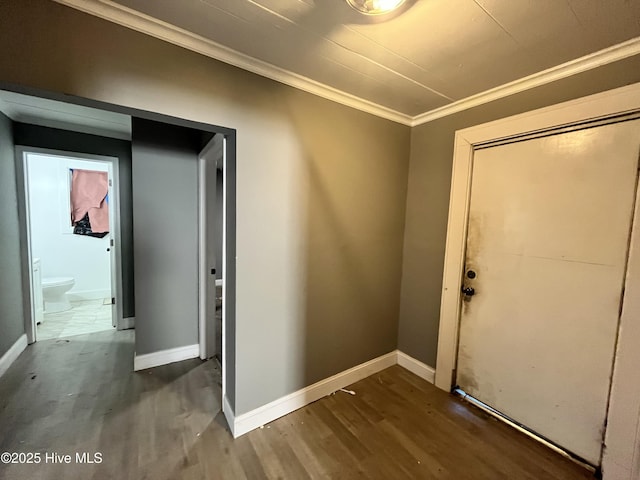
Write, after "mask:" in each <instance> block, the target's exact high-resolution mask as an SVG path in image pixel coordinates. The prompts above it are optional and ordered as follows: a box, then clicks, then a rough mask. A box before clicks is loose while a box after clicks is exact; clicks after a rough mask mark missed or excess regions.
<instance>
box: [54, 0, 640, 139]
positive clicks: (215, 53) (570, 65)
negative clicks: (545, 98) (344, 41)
mask: <svg viewBox="0 0 640 480" xmlns="http://www.w3.org/2000/svg"><path fill="white" fill-rule="evenodd" d="M54 1H56V2H57V3H60V4H62V5H66V6H69V7H72V8H75V9H76V10H80V11H82V12H85V13H88V14H90V15H94V16H96V17H100V18H103V19H105V20H108V21H110V22H113V23H117V24H118V25H122V26H124V27H127V28H130V29H132V30H136V31H138V32H142V33H145V34H147V35H150V36H152V37H155V38H158V39H160V40H164V41H166V42H169V43H172V44H174V45H178V46H180V47H183V48H186V49H188V50H192V51H194V52H198V53H200V54H202V55H206V56H208V57H211V58H214V59H216V60H219V61H221V62H224V63H228V64H230V65H233V66H236V67H239V68H242V69H243V70H247V71H249V72H253V73H255V74H258V75H261V76H263V77H266V78H270V79H271V80H275V81H277V82H280V83H283V84H285V85H289V86H290V87H294V88H297V89H299V90H303V91H305V92H308V93H312V94H314V95H318V96H319V97H322V98H326V99H328V100H332V101H334V102H337V103H340V104H342V105H346V106H349V107H352V108H355V109H357V110H361V111H363V112H367V113H370V114H372V115H376V116H378V117H381V118H385V119H387V120H391V121H393V122H396V123H400V124H403V125H408V126H410V127H415V126H418V125H422V124H423V123H427V122H431V121H433V120H436V119H438V118H442V117H446V116H448V115H452V114H454V113H457V112H461V111H463V110H467V109H469V108H473V107H477V106H479V105H483V104H485V103H488V102H492V101H494V100H498V99H500V98H504V97H508V96H509V95H513V94H515V93H519V92H523V91H525V90H529V89H532V88H535V87H539V86H542V85H545V84H547V83H551V82H554V81H556V80H561V79H563V78H567V77H570V76H572V75H576V74H578V73H582V72H586V71H588V70H591V69H594V68H597V67H601V66H603V65H607V64H609V63H613V62H616V61H618V60H623V59H625V58H627V57H631V56H634V55H638V54H640V37H636V38H633V39H631V40H627V41H626V42H622V43H619V44H617V45H613V46H612V47H609V48H605V49H603V50H600V51H597V52H594V53H591V54H588V55H585V56H584V57H580V58H576V59H574V60H570V61H568V62H566V63H563V64H560V65H557V66H555V67H551V68H548V69H546V70H542V71H541V72H537V73H534V74H532V75H529V76H526V77H523V78H520V79H518V80H514V81H512V82H509V83H506V84H504V85H500V86H498V87H495V88H492V89H489V90H486V91H484V92H481V93H478V94H476V95H472V96H470V97H466V98H463V99H460V100H457V101H455V102H453V103H450V104H449V105H445V106H443V107H440V108H436V109H433V110H429V111H427V112H424V113H421V114H419V115H416V116H411V115H407V114H404V113H401V112H398V111H396V110H393V109H390V108H388V107H385V106H382V105H379V104H376V103H374V102H371V101H369V100H365V99H363V98H359V97H357V96H356V95H353V94H350V93H346V92H343V91H341V90H338V89H336V88H333V87H330V86H328V85H325V84H322V83H320V82H317V81H315V80H312V79H310V78H307V77H304V76H302V75H299V74H296V73H293V72H290V71H288V70H285V69H283V68H280V67H276V66H274V65H271V64H269V63H267V62H263V61H262V60H258V59H255V58H253V57H250V56H249V55H245V54H243V53H240V52H238V51H236V50H233V49H231V48H228V47H225V46H224V45H221V44H219V43H217V42H214V41H212V40H209V39H207V38H204V37H202V36H200V35H196V34H194V33H191V32H188V31H187V30H184V29H182V28H179V27H176V26H175V25H171V24H169V23H166V22H163V21H161V20H158V19H156V18H153V17H151V16H149V15H145V14H143V13H141V12H138V11H136V10H133V9H130V8H127V7H125V6H123V5H119V4H117V3H115V2H112V1H111V0H54Z"/></svg>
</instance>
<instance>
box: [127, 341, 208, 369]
mask: <svg viewBox="0 0 640 480" xmlns="http://www.w3.org/2000/svg"><path fill="white" fill-rule="evenodd" d="M199 355H200V345H199V344H197V343H196V344H194V345H186V346H184V347H176V348H169V349H167V350H160V351H158V352H153V353H146V354H143V355H137V354H136V356H135V357H134V358H133V370H134V371H136V372H137V371H138V370H144V369H146V368H152V367H158V366H160V365H167V364H169V363H173V362H181V361H182V360H188V359H190V358H197V357H198V356H199Z"/></svg>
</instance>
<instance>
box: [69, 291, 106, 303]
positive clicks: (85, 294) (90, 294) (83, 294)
mask: <svg viewBox="0 0 640 480" xmlns="http://www.w3.org/2000/svg"><path fill="white" fill-rule="evenodd" d="M66 295H67V298H68V299H69V301H70V302H81V301H83V300H98V299H100V298H111V290H110V289H101V290H83V291H78V292H74V291H73V290H71V291H70V292H67V294H66Z"/></svg>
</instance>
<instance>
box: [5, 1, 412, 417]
mask: <svg viewBox="0 0 640 480" xmlns="http://www.w3.org/2000/svg"><path fill="white" fill-rule="evenodd" d="M43 39H45V41H43ZM47 39H49V40H47ZM51 39H55V41H52V40H51ZM0 82H7V83H13V84H18V85H25V86H28V87H32V88H39V89H43V90H50V91H54V92H64V93H68V94H71V95H77V96H80V97H85V98H89V99H93V100H99V101H104V102H109V103H114V104H118V105H124V106H129V107H134V108H140V109H143V110H149V111H155V112H159V113H163V114H167V115H172V116H176V117H181V118H186V119H190V120H195V121H200V122H205V123H209V124H214V125H223V126H226V127H230V128H234V129H236V131H237V143H236V148H237V171H236V172H235V174H236V180H235V184H236V186H237V196H236V198H235V200H236V203H237V205H236V215H237V217H236V225H237V227H236V247H237V250H236V252H235V258H236V278H235V280H234V279H230V278H227V279H226V280H228V281H230V282H233V283H234V286H235V288H236V295H235V299H236V302H235V305H230V304H229V302H227V308H230V309H233V308H235V318H236V325H235V335H236V340H235V343H234V344H233V345H229V348H230V349H235V358H236V363H235V365H229V368H234V367H235V369H234V372H235V375H236V383H235V402H232V407H233V408H234V409H235V413H236V415H240V414H242V413H245V412H247V411H249V410H251V409H254V408H257V407H259V406H261V405H264V404H266V403H268V402H270V401H273V400H275V399H277V398H279V397H282V396H284V395H286V394H289V393H291V392H294V391H296V390H298V389H300V388H303V387H305V386H307V385H310V384H312V383H314V382H316V381H318V380H320V379H323V378H326V377H329V376H331V375H333V374H336V373H338V372H341V371H343V370H346V369H348V368H350V367H353V366H355V365H358V364H360V363H362V362H366V361H368V360H371V359H372V358H375V357H377V356H379V355H383V354H386V353H388V352H390V351H392V350H394V349H395V348H396V345H397V338H398V311H399V298H400V276H401V268H402V239H403V231H404V221H405V205H406V188H407V168H408V159H409V138H410V129H409V127H406V126H404V125H398V124H396V123H393V122H390V121H387V120H384V119H381V118H377V117H374V116H372V115H369V114H366V113H363V112H360V111H357V110H354V109H351V108H348V107H345V106H343V105H339V104H336V103H333V102H331V101H328V100H325V99H322V98H320V97H317V96H314V95H311V94H308V93H305V92H301V91H299V90H296V89H293V88H291V87H288V86H286V85H283V84H280V83H277V82H274V81H271V80H268V79H265V78H263V77H260V76H257V75H254V74H251V73H248V72H246V71H243V70H240V69H237V68H235V67H231V66H229V65H226V64H223V63H220V62H217V61H215V60H212V59H210V58H207V57H204V56H202V55H199V54H197V53H194V52H190V51H187V50H184V49H182V48H179V47H177V46H174V45H170V44H167V43H164V42H162V41H160V40H157V39H155V38H151V37H149V36H146V35H143V34H141V33H137V32H134V31H131V30H128V29H126V28H124V27H121V26H118V25H115V24H111V23H109V22H106V21H104V20H100V19H98V18H95V17H91V16H89V15H86V14H83V13H81V12H78V11H76V10H73V9H70V8H68V7H65V6H63V5H60V4H58V3H55V2H51V1H48V0H4V1H2V2H0ZM135 168H136V167H135V160H134V169H135ZM133 189H134V190H133V191H134V194H135V192H136V191H137V189H138V185H137V180H136V178H135V172H134V179H133ZM134 204H135V200H134ZM138 221H139V217H138V215H137V213H136V212H135V210H134V222H135V224H138ZM140 221H142V222H144V219H140ZM137 232H138V229H137V228H136V230H135V234H137ZM135 234H134V239H135ZM188 235H190V233H188ZM155 240H156V241H159V239H155ZM160 240H161V239H160ZM136 242H137V241H136ZM152 247H153V246H152ZM153 248H155V247H153ZM137 253H138V252H137V251H136V252H135V254H136V256H137ZM136 260H137V258H136ZM139 274H140V272H139V270H138V268H137V265H136V282H137V277H138V275H139ZM138 294H139V291H138V289H137V288H136V297H137V295H138ZM136 302H137V303H136V307H137V308H138V307H139V306H140V302H139V301H138V298H136ZM137 308H136V319H138V317H140V315H141V312H139V311H138V310H137ZM194 308H195V302H194ZM194 324H195V323H194ZM137 327H138V325H137ZM194 331H195V330H194ZM186 333H187V332H185V338H184V339H182V340H181V343H182V342H184V343H189V342H191V341H192V340H193V338H195V337H193V338H192V337H190V336H189V335H187V334H186ZM191 333H193V332H191ZM137 336H141V332H140V330H139V329H138V331H137ZM187 337H188V338H187ZM141 347H142V346H141ZM138 353H143V350H139V351H138ZM227 363H229V362H227ZM228 393H230V394H231V392H228Z"/></svg>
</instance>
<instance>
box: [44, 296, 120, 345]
mask: <svg viewBox="0 0 640 480" xmlns="http://www.w3.org/2000/svg"><path fill="white" fill-rule="evenodd" d="M103 303H104V300H103V299H99V300H84V301H81V302H71V305H72V307H73V308H72V309H71V310H67V311H66V312H61V313H45V314H44V321H43V322H42V323H41V324H40V325H38V327H37V329H38V331H37V338H36V339H37V340H47V339H50V338H60V337H71V336H73V335H82V334H85V333H93V332H102V331H104V330H110V329H112V328H113V327H112V326H111V308H112V306H111V304H108V305H104V304H103Z"/></svg>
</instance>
